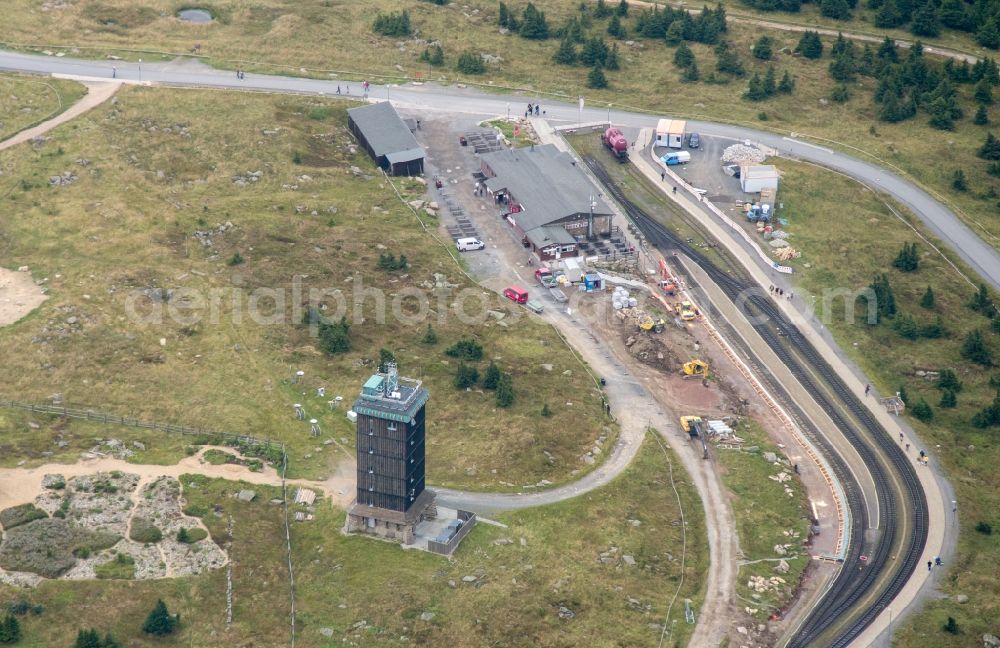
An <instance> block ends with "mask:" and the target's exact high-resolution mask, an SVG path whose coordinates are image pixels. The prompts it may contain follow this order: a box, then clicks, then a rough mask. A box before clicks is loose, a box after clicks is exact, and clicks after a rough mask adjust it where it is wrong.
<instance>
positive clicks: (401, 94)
mask: <svg viewBox="0 0 1000 648" xmlns="http://www.w3.org/2000/svg"><path fill="white" fill-rule="evenodd" d="M114 65H116V66H117V68H118V69H117V78H118V79H120V80H123V81H126V82H129V83H146V82H150V83H158V84H164V85H174V86H203V87H213V88H242V89H250V90H263V91H272V92H289V93H304V94H327V95H333V94H336V90H337V86H338V84H340V86H341V90H342V92H346V90H347V88H348V85H347V83H346V82H343V81H326V80H318V79H302V78H296V77H282V76H270V75H260V74H247V75H246V76H245V78H244V79H242V80H238V79H237V78H236V76H235V75H234V74H233V73H231V72H226V71H220V70H214V69H212V68H210V67H208V66H206V65H204V64H203V63H201V62H200V61H196V60H190V59H178V60H175V61H171V62H169V63H149V62H146V63H130V62H124V61H117V62H114ZM0 69H2V70H15V71H22V72H34V73H38V74H56V75H69V76H77V77H91V78H95V79H108V78H110V77H111V74H112V62H111V61H90V60H81V59H71V58H68V57H63V58H56V57H53V56H43V55H36V54H23V53H17V52H0ZM350 90H351V93H352V96H354V97H355V98H360V90H361V88H360V87H359V85H358V84H357V83H355V84H354V86H353V87H350ZM369 98H370V99H378V100H382V99H387V98H388V99H389V100H391V101H393V102H394V103H395V102H398V103H401V104H404V105H408V106H411V107H414V108H421V109H426V110H430V111H440V110H444V111H448V112H464V113H470V114H473V113H475V114H481V113H493V114H498V115H503V114H507V111H508V109H509V111H510V113H511V114H518V113H519V112H521V111H522V110H523V107H524V105H525V103H526V102H528V101H534V98H533V97H524V98H523V101H522V100H519V99H517V98H512V97H509V96H498V95H494V94H485V93H482V92H479V91H477V90H472V89H468V88H462V87H458V86H455V87H439V86H435V85H416V84H410V85H406V86H399V87H394V86H372V87H371V92H370V94H369ZM542 105H543V108H545V110H546V112H547V115H546V116H547V117H548V118H549V119H551V120H554V121H563V122H568V123H572V122H574V121H581V120H582V121H583V122H593V121H598V120H606V119H607V118H608V116H609V115H610V117H611V118H612V119H613V120H614V121H615V123H617V124H621V125H624V126H631V127H644V126H652V125H655V119H656V118H655V117H653V116H649V115H644V114H640V113H630V112H624V111H618V110H611V109H610V107H609V106H607V105H605V106H602V107H600V108H592V107H591V108H586V107H585V108H584V109H583V110H582V111H581V110H579V109H578V106H577V105H576V104H575V103H572V104H571V103H556V102H543V104H542ZM688 124H689V129H690V130H696V131H698V132H702V133H705V134H709V135H716V136H720V137H731V138H734V139H740V140H742V139H750V140H754V141H757V142H760V143H762V144H765V145H766V146H769V147H771V148H773V149H775V150H776V151H778V152H780V153H782V154H786V155H791V156H793V157H796V158H800V159H803V160H808V161H810V162H815V163H818V164H821V165H823V166H826V167H829V168H831V169H835V170H837V171H840V172H842V173H845V174H847V175H849V176H852V177H854V178H857V179H859V180H862V181H863V182H865V183H866V184H868V185H870V186H872V187H874V188H877V189H880V190H882V191H884V192H885V193H887V194H889V195H891V196H893V197H894V198H895V199H896V200H898V201H899V202H901V203H902V204H904V205H906V206H907V207H908V208H909V209H910V210H911V211H913V213H914V214H916V215H917V216H918V217H919V218H920V219H921V220H922V221H923V222H924V223H925V224H926V225H927V227H928V228H929V229H930V230H931V232H933V234H934V235H935V236H937V237H938V238H940V239H941V240H942V241H944V242H945V243H946V244H947V245H948V246H949V247H951V248H952V249H953V250H954V251H955V252H956V253H957V254H958V255H959V256H960V257H961V258H962V259H963V260H964V261H965V262H966V263H968V264H969V265H970V266H971V267H972V269H973V270H974V271H976V272H977V273H978V274H979V276H980V277H981V278H982V279H984V280H985V281H987V282H988V283H990V284H992V285H993V287H994V288H997V289H1000V252H998V250H997V248H995V247H993V246H992V245H990V243H989V242H987V241H984V240H983V239H981V238H980V237H979V236H978V235H977V234H976V233H975V232H974V231H972V230H971V229H970V228H969V227H967V226H966V225H965V224H964V223H962V221H961V220H960V219H959V218H958V217H957V216H956V215H955V214H954V213H953V212H952V211H951V210H949V209H948V208H947V207H945V206H944V205H942V204H941V203H939V202H938V201H937V200H935V199H934V198H933V197H932V196H930V195H929V194H927V193H926V192H924V191H922V190H921V189H919V188H917V187H916V186H914V185H913V184H911V183H910V182H908V181H907V180H905V179H903V178H902V177H900V176H899V175H896V174H894V173H892V172H890V171H888V170H886V169H884V168H881V167H879V166H877V165H876V164H874V163H869V162H866V161H864V160H861V159H859V158H856V157H852V156H850V155H847V154H844V153H840V152H837V151H834V150H832V149H828V148H824V147H819V146H816V145H814V144H810V143H807V142H804V141H801V140H799V139H795V138H792V137H786V136H782V135H778V134H774V133H767V132H763V131H758V130H754V129H750V128H744V127H739V126H729V125H724V124H715V123H709V122H697V121H691V122H688ZM790 135H791V134H790ZM993 243H994V244H996V245H1000V240H993Z"/></svg>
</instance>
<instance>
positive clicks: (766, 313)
mask: <svg viewBox="0 0 1000 648" xmlns="http://www.w3.org/2000/svg"><path fill="white" fill-rule="evenodd" d="M584 161H585V163H586V164H587V166H588V167H589V168H590V169H591V171H592V172H593V173H594V175H595V176H596V177H597V178H598V179H599V180H600V181H601V183H602V184H604V186H605V188H606V189H607V190H608V192H609V193H610V194H611V195H612V196H613V197H614V198H615V199H616V200H617V201H618V202H619V204H620V205H621V206H622V208H623V209H624V210H625V212H626V213H627V214H628V216H629V217H630V218H631V219H632V220H633V222H634V223H635V225H636V226H637V227H638V228H639V229H640V230H641V231H642V232H643V234H644V235H645V236H646V238H647V239H648V240H649V241H650V242H651V243H652V244H653V245H655V246H656V247H657V248H659V249H660V250H661V251H664V252H674V251H675V252H677V253H679V254H683V255H684V256H686V257H687V258H688V259H690V260H691V261H692V262H693V263H696V264H697V265H698V266H700V267H701V269H702V270H703V271H704V272H705V273H706V274H707V275H708V276H709V277H710V278H711V279H712V281H714V282H715V283H716V284H717V285H718V286H719V288H720V289H721V290H722V291H723V293H724V294H725V295H726V296H727V298H729V299H730V300H732V301H733V302H734V303H735V304H737V306H739V307H741V308H742V309H743V310H744V312H745V313H746V315H747V316H748V318H749V320H750V322H751V323H752V325H753V327H754V328H755V330H756V331H757V333H758V334H759V335H760V337H761V338H762V339H763V340H764V341H765V342H766V343H767V344H768V345H769V346H770V347H771V349H772V350H773V351H774V352H775V354H776V355H777V356H778V357H779V358H780V359H781V361H782V362H783V363H784V364H785V365H786V366H787V367H788V369H789V371H790V372H791V373H792V374H793V375H794V376H795V377H796V379H797V380H798V381H799V382H800V383H801V384H802V386H803V387H804V388H805V389H807V390H808V391H809V392H810V393H811V394H812V395H813V397H814V399H815V400H816V402H817V403H818V404H819V405H820V406H821V407H822V408H823V409H824V410H825V411H826V413H827V414H828V415H829V416H830V418H831V420H832V421H833V422H834V424H835V425H836V426H837V427H838V428H839V429H840V431H841V433H842V434H843V435H844V437H845V438H846V439H847V440H848V442H849V443H851V444H852V445H853V446H854V447H855V449H856V450H857V452H858V454H859V455H860V456H861V458H862V460H863V461H864V462H865V464H866V465H867V466H868V469H869V471H870V472H871V475H872V478H873V481H874V483H875V492H876V497H877V500H878V505H879V511H880V515H879V516H878V520H879V525H878V528H877V529H869V528H868V525H869V520H870V518H869V515H868V511H867V510H866V509H865V507H864V506H863V504H862V502H861V500H860V497H859V495H858V488H859V487H858V485H857V484H854V486H853V487H852V488H849V489H846V490H847V499H848V506H849V507H851V520H852V529H851V532H850V538H851V541H850V546H849V547H848V550H847V553H846V556H845V559H844V564H843V566H842V568H841V570H840V572H839V573H838V574H837V576H836V578H835V579H834V582H833V583H832V584H831V586H830V587H829V589H828V590H827V591H826V593H825V594H824V595H823V598H822V599H821V600H820V601H819V602H818V603H817V604H816V605H815V607H814V608H813V611H812V612H811V613H810V614H809V615H808V616H807V617H806V619H805V621H804V622H803V623H802V624H801V625H800V626H799V628H798V630H797V631H796V633H795V635H794V636H793V637H792V638H791V640H790V641H789V643H788V644H787V645H788V647H789V648H805V647H807V646H815V645H817V644H818V643H822V644H823V645H829V646H833V647H835V648H842V647H844V646H847V645H848V644H850V642H851V641H852V640H853V639H854V638H855V637H857V636H858V635H859V634H860V633H861V632H862V631H863V630H864V629H865V628H866V627H867V626H868V625H869V624H870V623H871V622H872V621H873V620H874V619H875V618H876V617H877V616H878V615H879V614H881V613H882V611H883V610H884V609H885V607H887V606H888V605H889V604H890V602H891V601H892V600H893V599H894V598H895V596H896V595H897V594H898V593H899V591H900V590H901V589H902V588H903V586H904V584H905V583H906V582H907V580H908V579H909V578H910V576H911V575H912V574H913V572H914V570H915V569H916V567H917V566H918V564H919V563H920V562H921V561H922V554H923V548H924V546H925V544H926V541H927V528H928V511H927V500H926V497H925V494H924V492H923V489H922V488H921V487H920V484H919V481H918V479H917V475H916V472H915V471H914V468H913V466H912V464H911V463H910V462H909V460H908V459H907V458H906V456H905V455H904V454H903V453H902V451H901V450H900V448H899V446H898V445H897V443H896V441H895V439H893V438H891V437H890V435H889V433H888V432H887V431H886V430H885V428H884V427H882V425H881V424H880V423H879V422H878V421H877V420H876V419H875V417H874V416H873V415H872V413H871V412H870V411H869V410H868V408H867V407H865V406H864V404H863V403H862V402H861V401H860V399H858V397H857V396H856V395H855V394H854V392H853V390H851V389H850V388H849V387H848V386H847V384H846V383H844V381H843V380H842V379H841V378H840V376H839V375H838V374H837V373H836V372H835V371H834V370H833V368H832V367H830V365H829V364H828V363H827V362H826V360H825V359H824V358H823V357H822V356H821V355H820V353H819V352H818V351H817V350H816V349H815V347H813V345H812V344H811V343H810V342H809V341H808V340H807V339H806V338H805V336H804V335H803V334H802V333H801V331H799V330H798V328H797V327H796V326H795V325H793V324H792V323H791V322H790V321H788V319H787V318H785V316H784V314H783V313H782V312H781V311H780V310H779V309H778V308H777V307H776V306H775V304H774V303H773V301H772V299H771V298H770V297H769V296H767V295H764V294H763V291H762V290H761V288H760V287H759V286H757V285H756V283H755V282H753V281H752V280H751V279H750V278H749V277H747V276H746V273H745V272H744V271H743V270H742V269H737V268H735V267H733V268H732V269H731V272H730V273H727V272H725V271H723V270H721V269H720V268H718V267H717V266H716V265H715V264H714V263H712V261H711V260H709V259H708V258H707V257H706V256H705V255H704V254H703V253H702V252H701V251H700V250H698V249H697V248H695V247H694V246H692V245H690V244H689V243H688V242H687V241H685V240H683V239H681V238H680V237H679V236H677V235H676V234H674V233H673V232H671V231H670V230H669V229H668V228H666V227H665V226H664V225H662V224H661V223H659V222H658V221H656V220H655V219H653V218H652V217H650V216H649V214H647V213H646V212H645V211H643V210H642V209H641V208H639V207H638V206H636V205H635V204H634V203H633V202H632V201H631V200H629V199H628V197H626V196H625V195H624V193H623V192H622V190H621V188H620V187H618V186H617V185H616V184H615V182H614V181H613V180H612V179H611V177H610V176H609V175H608V173H607V171H606V170H605V169H604V167H603V165H602V164H601V163H600V162H599V161H598V160H597V159H595V158H594V157H592V156H585V157H584ZM764 374H765V375H766V372H764ZM823 445H824V451H832V448H830V447H829V445H828V444H825V443H824V444H823ZM830 457H831V458H832V459H834V469H835V470H836V471H837V472H838V473H841V474H840V475H839V476H841V477H842V481H845V480H846V481H845V483H852V482H853V478H852V477H850V476H849V475H848V474H847V471H846V470H842V469H844V468H845V465H844V464H843V460H841V459H840V458H839V457H837V456H836V453H832V454H831V455H830ZM838 466H839V468H838ZM897 557H898V558H899V560H897ZM872 592H874V595H873V596H872ZM868 599H870V600H868ZM859 604H863V609H856V608H858V607H860V606H859ZM828 634H829V635H831V636H825V635H828Z"/></svg>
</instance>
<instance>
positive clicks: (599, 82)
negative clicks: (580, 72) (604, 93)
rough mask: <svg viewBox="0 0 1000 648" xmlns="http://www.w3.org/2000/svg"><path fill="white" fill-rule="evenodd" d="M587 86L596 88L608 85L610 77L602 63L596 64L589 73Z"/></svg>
mask: <svg viewBox="0 0 1000 648" xmlns="http://www.w3.org/2000/svg"><path fill="white" fill-rule="evenodd" d="M587 87H588V88H594V89H600V88H607V87H608V78H607V77H606V76H604V70H602V69H601V66H600V65H595V66H594V67H593V68H591V70H590V72H589V73H588V74H587Z"/></svg>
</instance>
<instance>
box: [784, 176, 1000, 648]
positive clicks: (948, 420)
mask: <svg viewBox="0 0 1000 648" xmlns="http://www.w3.org/2000/svg"><path fill="white" fill-rule="evenodd" d="M776 164H777V165H778V166H779V168H780V169H781V171H782V186H781V201H782V202H784V204H785V210H784V213H783V214H780V215H781V216H784V217H786V218H788V219H789V225H788V227H787V230H788V231H789V232H790V233H791V238H790V239H789V242H790V243H791V244H792V245H793V246H795V247H796V248H797V249H799V250H801V251H802V253H803V254H802V258H801V259H798V260H796V261H793V262H792V264H793V265H794V266H795V267H796V274H795V275H794V280H795V281H796V283H797V287H796V289H795V291H796V294H797V295H803V296H804V297H805V299H807V300H810V301H811V300H812V298H813V297H815V304H816V318H817V319H819V320H820V321H822V322H823V324H824V325H825V326H826V327H827V328H829V329H830V331H831V332H832V333H833V335H834V337H835V338H836V339H837V342H838V343H839V345H840V347H841V348H842V349H843V350H844V351H846V352H847V354H848V355H849V356H850V358H851V359H852V360H853V361H854V362H856V363H857V364H858V365H860V366H861V367H862V368H863V369H864V371H865V373H866V374H867V375H868V376H870V377H871V378H872V379H873V384H874V385H875V386H876V387H877V389H878V391H879V392H881V393H882V394H891V393H894V392H895V391H897V390H898V389H899V388H900V385H905V387H906V391H907V393H908V396H909V401H910V408H911V409H912V407H913V405H914V404H915V403H917V402H918V401H919V400H920V399H921V398H922V399H925V400H926V401H927V403H928V404H930V406H931V409H932V411H933V419H932V420H930V421H928V422H921V421H919V420H917V419H915V418H914V417H913V416H912V415H907V416H906V419H907V423H909V424H910V425H912V426H913V427H914V429H915V430H916V431H917V433H918V434H919V435H920V437H921V438H922V439H923V440H924V441H925V442H926V443H927V448H928V449H930V450H931V451H932V454H933V456H934V457H935V459H938V460H940V461H941V462H942V465H943V467H944V469H945V472H946V473H947V475H948V477H949V480H950V482H951V484H952V486H953V487H954V488H955V490H956V493H957V495H958V511H959V515H958V520H959V524H960V527H961V528H960V535H959V547H958V556H957V560H956V561H955V562H954V563H953V564H951V565H949V566H947V567H946V569H945V572H944V576H943V577H942V579H941V580H940V581H939V585H940V587H941V589H942V591H943V592H944V593H945V594H946V595H948V596H956V595H958V594H965V595H967V596H969V597H970V598H969V602H968V603H965V604H958V603H957V602H955V600H954V599H950V598H947V597H946V598H942V599H939V600H931V601H928V602H927V604H926V607H925V610H924V611H923V612H922V613H920V614H917V615H913V616H911V617H910V619H909V620H908V622H907V624H906V625H905V626H904V627H903V628H902V630H901V631H900V632H899V634H898V636H897V638H896V644H897V645H899V646H904V647H909V646H924V645H928V642H933V643H934V645H940V646H964V645H968V642H969V638H970V637H972V636H979V635H982V634H983V633H986V632H992V631H994V630H996V627H995V623H994V622H995V619H996V618H997V611H998V609H1000V587H998V586H997V583H996V580H995V579H993V578H992V577H991V576H990V574H992V568H991V567H990V565H992V564H995V563H996V561H997V560H998V558H1000V544H998V543H997V541H996V540H995V539H994V538H995V536H990V535H985V534H983V533H981V532H980V531H977V530H976V526H977V524H978V523H980V522H985V523H987V524H990V525H992V526H993V527H994V528H996V527H997V526H998V525H1000V519H998V518H997V511H998V510H1000V481H998V479H997V472H996V470H995V466H996V464H997V462H998V461H1000V449H998V448H997V444H996V434H997V431H996V428H992V429H985V430H984V429H977V428H975V427H974V426H972V425H971V423H970V421H971V418H972V416H973V415H974V414H975V413H976V412H978V411H979V410H980V409H982V408H983V407H985V406H986V405H988V404H989V403H990V402H991V401H992V400H993V397H994V396H995V394H996V389H995V388H994V387H991V386H990V384H989V381H990V378H991V377H993V376H995V375H997V373H998V371H997V369H996V368H992V369H988V368H984V367H981V366H979V365H976V364H973V363H971V362H969V361H967V360H964V359H963V358H962V357H961V355H960V348H961V346H962V343H963V341H964V339H965V336H966V333H967V332H968V331H970V330H973V329H980V330H982V331H983V335H984V337H985V341H986V343H987V345H988V346H989V348H990V349H991V350H992V352H993V354H994V357H996V355H997V354H998V353H1000V336H998V335H997V334H995V333H992V332H990V330H991V329H990V322H989V320H987V319H986V318H985V317H983V316H982V315H979V314H977V313H975V312H973V311H972V310H970V309H969V308H968V307H967V304H968V302H969V301H970V298H971V297H972V294H973V289H972V287H971V286H969V284H967V283H966V282H965V280H964V279H962V278H961V276H960V275H959V274H958V272H956V271H955V269H954V268H953V267H952V266H951V265H950V263H955V264H956V265H958V266H959V267H962V266H961V263H960V262H959V261H958V260H957V259H956V258H954V255H953V254H951V253H946V254H947V257H948V259H947V260H946V259H945V258H942V257H941V256H940V255H939V254H938V253H937V252H935V251H934V250H932V249H931V247H930V246H929V245H928V244H927V243H926V242H924V241H923V240H921V239H920V238H918V237H917V233H916V232H919V233H920V234H921V235H922V236H924V237H926V238H927V239H929V240H932V241H933V239H932V238H931V236H930V235H929V234H928V233H927V232H926V230H925V229H924V228H923V227H921V226H920V225H919V223H915V222H914V221H913V219H912V218H911V217H909V216H908V215H906V214H905V212H902V211H901V212H900V213H901V214H902V215H903V218H905V219H906V221H907V222H902V221H901V220H900V219H899V218H897V217H896V215H894V214H893V213H892V212H891V211H890V210H889V209H888V208H887V207H886V205H885V204H884V203H883V202H882V199H881V198H880V197H879V196H877V195H875V194H873V193H871V192H869V191H867V190H865V189H863V188H861V187H859V186H858V185H857V183H855V182H854V181H852V180H849V179H847V178H844V177H842V176H839V175H835V174H832V173H830V172H827V171H823V170H821V169H818V168H817V167H814V166H811V165H807V164H801V163H794V162H791V161H788V160H777V161H776ZM847 194H850V195H852V196H853V198H852V202H851V209H849V210H844V209H841V208H840V207H841V206H842V204H843V196H844V195H847ZM833 213H837V214H838V216H837V218H830V214H833ZM911 226H913V227H915V228H916V232H915V231H914V230H913V229H911ZM831 241H834V243H833V245H832V246H831ZM913 242H916V243H917V246H918V252H919V257H920V265H919V269H918V270H917V271H915V272H907V273H904V272H901V271H899V270H897V269H895V268H893V267H892V263H893V260H894V259H895V257H896V254H897V253H898V252H899V250H900V249H901V248H902V246H903V244H904V243H913ZM807 264H808V267H807ZM963 270H964V271H965V272H966V273H968V270H967V269H964V268H963ZM875 273H879V274H881V273H886V274H887V275H888V277H889V282H890V285H891V286H892V289H893V292H894V295H895V299H896V302H897V305H898V308H899V312H900V313H901V314H902V313H906V314H910V315H912V316H913V317H914V318H915V319H916V320H917V321H918V322H920V323H921V324H926V323H929V322H931V321H932V320H934V319H935V318H937V317H938V316H940V317H941V320H942V322H943V323H944V327H945V329H946V330H947V335H946V336H945V337H943V338H941V339H926V338H921V339H917V340H909V339H905V338H903V337H901V336H900V335H899V334H898V333H896V332H895V331H894V330H892V327H891V324H888V323H883V324H880V325H878V326H869V325H868V324H866V323H865V322H864V317H865V316H866V315H867V310H866V309H865V307H864V302H863V300H858V302H857V306H856V312H855V320H854V321H848V320H847V319H845V313H844V299H843V298H842V297H838V298H836V299H833V300H832V301H830V302H829V303H828V304H827V306H826V307H825V310H824V302H823V296H822V295H823V293H824V291H826V290H829V289H836V288H846V289H849V290H851V291H854V290H858V289H861V288H864V287H865V286H867V285H868V284H869V283H871V281H872V279H873V276H874V274H875ZM928 286H930V287H931V288H932V290H933V293H934V307H933V308H931V309H925V308H922V307H921V306H919V301H920V299H921V297H922V296H923V294H924V292H925V290H926V289H927V287H928ZM948 368H950V369H953V370H954V371H955V373H956V374H957V376H958V379H959V380H960V381H961V382H962V383H963V388H962V390H961V391H960V392H959V393H958V395H957V400H958V405H957V407H955V408H942V407H940V406H939V402H940V400H941V396H942V391H941V390H939V389H937V388H935V384H934V381H933V380H929V379H927V378H922V377H920V376H918V375H917V373H916V372H917V371H919V370H940V369H948ZM916 451H917V448H914V449H913V452H914V453H915V452H916ZM947 616H953V617H955V618H956V619H957V620H958V623H959V627H960V628H961V630H962V632H961V633H960V634H958V635H952V634H948V633H944V632H942V630H941V627H942V626H943V625H944V622H945V619H946V617H947Z"/></svg>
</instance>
